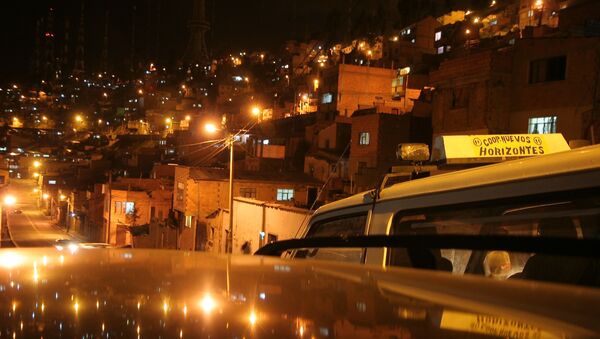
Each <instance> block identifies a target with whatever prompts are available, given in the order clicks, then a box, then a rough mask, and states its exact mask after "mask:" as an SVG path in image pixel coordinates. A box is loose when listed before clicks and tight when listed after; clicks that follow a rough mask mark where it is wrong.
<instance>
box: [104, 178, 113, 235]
mask: <svg viewBox="0 0 600 339" xmlns="http://www.w3.org/2000/svg"><path fill="white" fill-rule="evenodd" d="M111 214H112V171H109V172H108V225H106V238H105V239H106V243H107V244H110V222H111V220H110V219H111Z"/></svg>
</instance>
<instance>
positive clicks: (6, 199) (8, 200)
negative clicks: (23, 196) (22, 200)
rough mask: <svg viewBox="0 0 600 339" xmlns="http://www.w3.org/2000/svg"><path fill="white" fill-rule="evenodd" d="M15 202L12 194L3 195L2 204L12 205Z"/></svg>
mask: <svg viewBox="0 0 600 339" xmlns="http://www.w3.org/2000/svg"><path fill="white" fill-rule="evenodd" d="M16 202H17V199H16V198H15V197H13V196H12V195H7V196H5V197H4V205H6V206H12V205H14V204H15V203H16Z"/></svg>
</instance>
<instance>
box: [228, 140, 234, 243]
mask: <svg viewBox="0 0 600 339" xmlns="http://www.w3.org/2000/svg"><path fill="white" fill-rule="evenodd" d="M228 138H229V232H228V233H227V240H226V252H227V253H232V252H233V141H234V139H233V135H232V134H231V133H230V134H229V137H228Z"/></svg>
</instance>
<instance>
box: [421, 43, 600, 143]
mask: <svg viewBox="0 0 600 339" xmlns="http://www.w3.org/2000/svg"><path fill="white" fill-rule="evenodd" d="M599 60H600V38H596V37H588V38H586V37H545V38H532V39H520V40H517V41H516V42H515V43H514V45H510V44H509V45H506V46H505V47H503V48H494V49H487V50H480V51H472V52H471V53H467V54H464V55H460V56H456V57H455V58H453V59H449V60H445V61H443V62H442V63H441V64H440V67H439V68H438V69H437V70H435V71H432V72H431V74H430V79H431V84H432V86H433V87H435V92H434V97H433V107H432V110H433V114H432V123H433V126H434V130H433V135H434V136H439V135H447V134H496V133H553V132H558V133H562V134H563V135H564V136H565V139H567V141H573V140H580V139H587V140H588V141H593V140H591V138H592V136H593V133H592V131H591V129H590V128H591V125H592V121H593V120H594V116H597V113H596V115H595V114H594V112H597V110H598V107H597V106H598V96H599V91H598V86H599V85H598V83H599V73H600V72H599V69H600V68H599V67H600V63H599ZM597 120H598V118H597V117H596V118H595V121H597ZM596 134H597V133H596Z"/></svg>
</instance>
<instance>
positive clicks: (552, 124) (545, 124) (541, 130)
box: [528, 116, 556, 134]
mask: <svg viewBox="0 0 600 339" xmlns="http://www.w3.org/2000/svg"><path fill="white" fill-rule="evenodd" d="M528 132H529V133H530V134H546V133H556V116H550V117H538V118H529V128H528Z"/></svg>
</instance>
